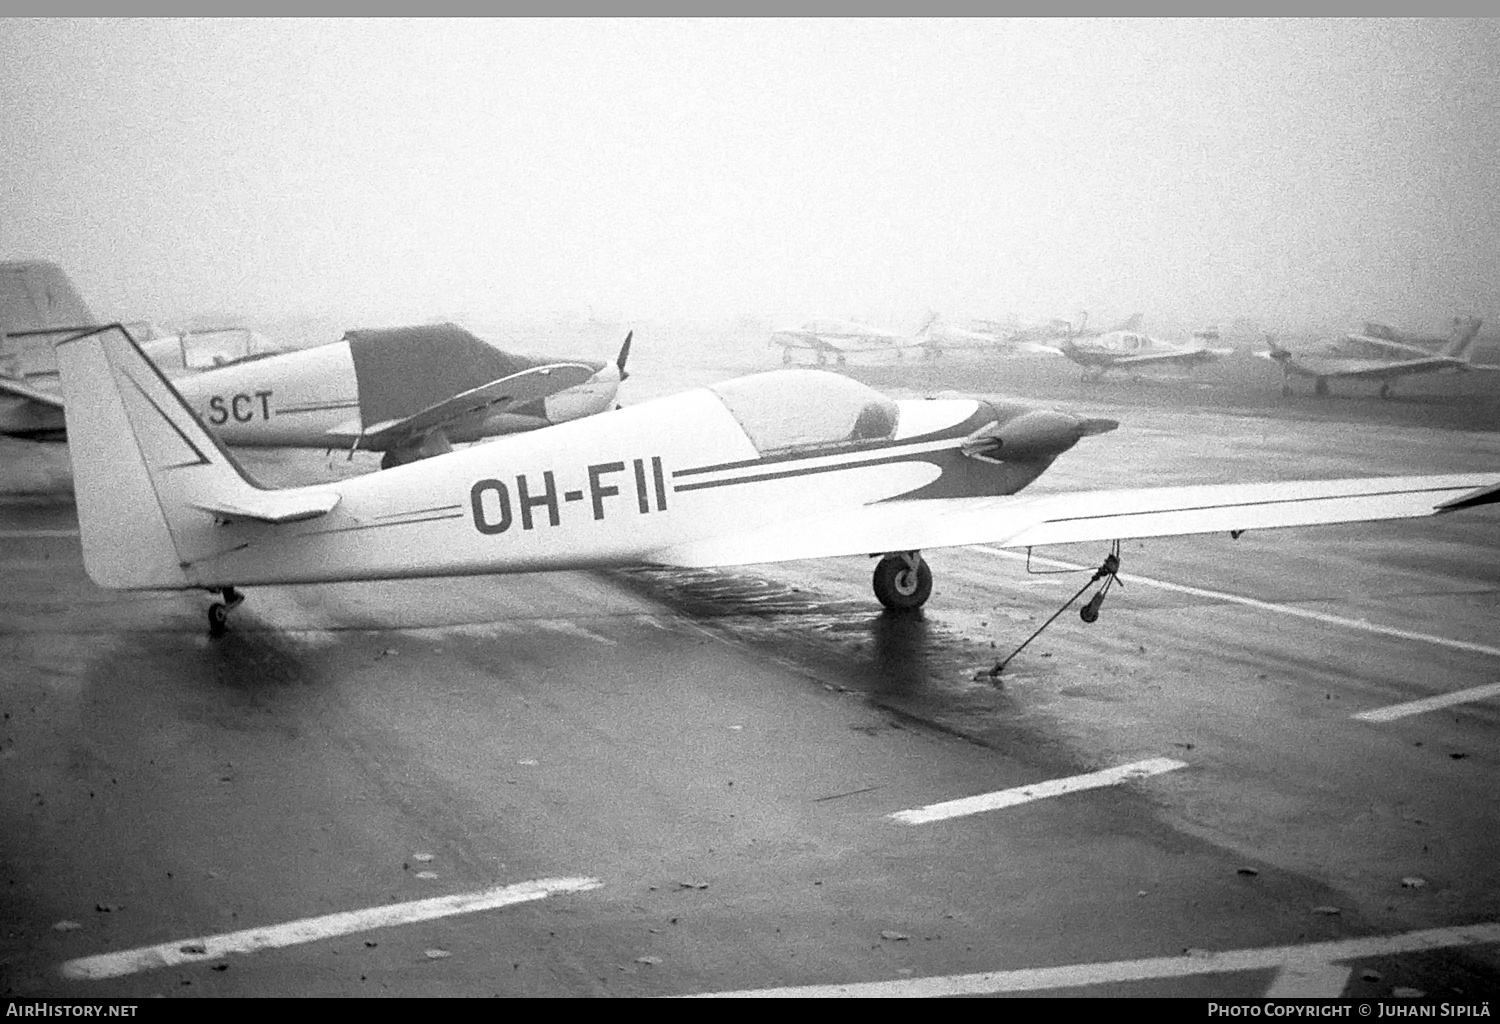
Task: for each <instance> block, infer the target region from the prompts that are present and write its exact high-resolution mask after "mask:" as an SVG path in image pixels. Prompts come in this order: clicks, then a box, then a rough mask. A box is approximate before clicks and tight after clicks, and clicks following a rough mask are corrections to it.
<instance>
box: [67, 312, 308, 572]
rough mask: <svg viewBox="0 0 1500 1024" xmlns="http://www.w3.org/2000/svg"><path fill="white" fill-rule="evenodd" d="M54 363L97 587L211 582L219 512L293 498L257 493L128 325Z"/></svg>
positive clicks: (101, 333)
mask: <svg viewBox="0 0 1500 1024" xmlns="http://www.w3.org/2000/svg"><path fill="white" fill-rule="evenodd" d="M57 362H58V369H59V371H60V372H61V375H62V385H63V398H64V401H65V403H66V406H65V415H66V418H67V424H68V441H69V455H70V456H71V458H72V462H73V489H74V493H75V494H76V497H77V502H78V525H79V529H80V533H81V535H82V539H83V561H84V567H85V568H86V569H87V570H88V574H89V577H90V578H91V579H93V581H94V582H95V583H97V584H99V586H101V587H104V588H106V589H110V590H177V589H183V588H187V587H192V586H202V585H204V583H203V581H200V580H199V579H198V578H197V576H198V574H197V573H196V572H195V570H194V565H195V563H196V562H199V561H201V560H203V559H205V558H208V557H211V556H212V555H215V554H220V553H222V551H223V545H224V540H223V537H222V531H220V530H218V528H217V526H216V521H217V520H216V516H218V517H221V518H222V516H223V513H221V512H220V511H219V510H221V509H223V508H226V507H232V506H234V505H235V504H241V505H253V504H254V503H255V501H256V500H257V497H258V496H263V497H260V501H261V502H262V503H264V501H265V500H266V499H267V498H269V496H271V495H277V494H287V495H290V494H292V493H294V492H275V491H271V492H266V491H262V490H260V488H259V486H258V485H257V484H256V483H255V482H254V481H252V480H251V479H250V478H249V477H247V476H246V475H245V474H244V472H243V471H242V470H241V469H240V468H239V466H238V465H237V464H236V463H235V462H234V459H233V458H232V457H231V456H230V455H229V453H228V452H227V451H225V450H224V449H223V447H221V446H220V444H219V442H218V441H217V440H216V439H215V438H214V437H213V436H212V435H210V434H209V433H208V431H207V430H206V429H205V428H204V426H203V424H202V423H200V422H199V421H198V418H197V417H196V416H194V415H193V412H192V410H191V409H190V408H188V406H187V404H186V403H184V402H183V400H182V398H181V397H180V396H179V395H178V394H177V392H176V391H174V390H173V389H172V387H171V385H169V384H168V383H167V381H166V378H165V377H163V376H162V375H161V372H160V371H159V370H157V368H156V367H155V366H153V365H152V364H151V363H150V361H148V360H147V359H146V357H145V355H144V354H143V353H142V352H141V350H140V347H139V346H137V345H136V343H135V342H134V341H132V340H131V338H130V336H129V335H128V334H127V333H126V332H125V329H124V328H123V327H121V326H120V325H119V324H111V325H109V326H107V327H99V328H95V329H94V330H91V331H88V332H86V333H83V334H80V335H77V336H75V337H72V338H69V339H67V340H65V341H63V342H60V343H59V344H58V346H57ZM299 490H300V489H299ZM248 518H255V516H254V515H251V516H248ZM231 582H232V581H231Z"/></svg>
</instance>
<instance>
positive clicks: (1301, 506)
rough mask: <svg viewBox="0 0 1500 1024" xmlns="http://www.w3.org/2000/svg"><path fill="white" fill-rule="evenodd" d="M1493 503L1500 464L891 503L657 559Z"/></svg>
mask: <svg viewBox="0 0 1500 1024" xmlns="http://www.w3.org/2000/svg"><path fill="white" fill-rule="evenodd" d="M1497 502H1500V473H1468V474H1456V475H1449V476H1415V477H1365V478H1358V479H1352V480H1322V481H1318V480H1298V481H1289V482H1281V483H1264V484H1215V485H1206V486H1198V487H1149V488H1141V489H1132V490H1111V491H1082V492H1075V493H1072V494H1015V495H1008V496H1005V497H994V498H928V499H919V500H914V501H900V500H896V501H886V502H877V503H875V504H872V505H864V506H860V507H858V508H855V509H851V510H849V511H847V512H843V513H837V514H832V515H823V516H819V517H816V518H810V519H806V520H802V521H800V522H792V523H785V524H780V525H777V526H774V527H765V528H762V529H758V530H750V531H745V532H742V533H735V534H729V535H724V536H715V537H706V538H702V539H699V540H696V541H689V542H686V543H683V544H679V545H674V546H672V547H670V548H666V549H663V550H661V551H658V552H656V553H655V554H654V557H653V558H652V560H653V561H655V562H658V563H660V564H663V565H682V566H710V565H741V564H745V563H750V562H771V561H782V560H787V559H796V558H821V557H825V556H830V555H857V554H864V555H869V554H881V553H885V552H890V551H913V550H920V549H923V548H934V547H949V546H953V545H963V544H997V545H1000V546H1002V547H1017V548H1019V547H1032V546H1042V545H1047V544H1071V543H1077V542H1080V541H1096V540H1124V539H1128V538H1132V537H1164V536H1175V535H1182V534H1192V533H1218V532H1225V533H1227V532H1229V531H1237V530H1262V529H1273V528H1277V527H1286V526H1317V525H1324V524H1330V523H1347V522H1369V521H1375V520H1382V519H1406V518H1415V517H1421V516H1430V515H1434V514H1436V513H1438V512H1444V511H1451V510H1453V509H1457V508H1468V507H1471V506H1474V505H1481V504H1492V503H1497Z"/></svg>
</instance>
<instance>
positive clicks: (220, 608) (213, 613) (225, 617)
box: [208, 601, 229, 636]
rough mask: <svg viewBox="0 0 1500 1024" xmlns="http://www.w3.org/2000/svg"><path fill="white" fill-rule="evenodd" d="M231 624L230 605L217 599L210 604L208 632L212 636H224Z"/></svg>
mask: <svg viewBox="0 0 1500 1024" xmlns="http://www.w3.org/2000/svg"><path fill="white" fill-rule="evenodd" d="M228 625H229V607H228V606H227V605H224V604H221V603H219V602H218V601H215V602H214V603H213V604H211V605H209V606H208V632H209V634H210V635H212V636H222V635H223V633H224V630H225V629H226V628H227V627H228Z"/></svg>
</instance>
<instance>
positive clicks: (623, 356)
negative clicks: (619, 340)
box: [615, 331, 635, 381]
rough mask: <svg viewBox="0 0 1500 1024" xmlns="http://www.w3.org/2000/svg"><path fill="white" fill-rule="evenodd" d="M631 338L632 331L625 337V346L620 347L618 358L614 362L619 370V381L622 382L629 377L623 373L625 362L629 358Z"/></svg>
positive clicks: (633, 335) (633, 334)
mask: <svg viewBox="0 0 1500 1024" xmlns="http://www.w3.org/2000/svg"><path fill="white" fill-rule="evenodd" d="M633 337H635V332H634V331H631V332H630V333H629V334H627V335H625V344H623V345H621V346H620V357H619V358H618V359H616V360H615V365H616V366H617V367H619V368H620V380H622V381H623V380H625V379H626V378H627V377H629V376H630V374H628V373H626V372H625V360H627V359H629V358H630V339H631V338H633Z"/></svg>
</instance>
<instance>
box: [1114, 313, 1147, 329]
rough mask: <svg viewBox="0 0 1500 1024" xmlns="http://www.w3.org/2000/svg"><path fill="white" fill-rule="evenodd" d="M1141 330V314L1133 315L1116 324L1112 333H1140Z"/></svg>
mask: <svg viewBox="0 0 1500 1024" xmlns="http://www.w3.org/2000/svg"><path fill="white" fill-rule="evenodd" d="M1140 329H1141V314H1139V313H1132V314H1130V315H1129V316H1127V317H1126V318H1125V319H1124V320H1121V321H1120V322H1119V323H1117V324H1115V325H1114V326H1113V327H1111V328H1110V331H1138V330H1140Z"/></svg>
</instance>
